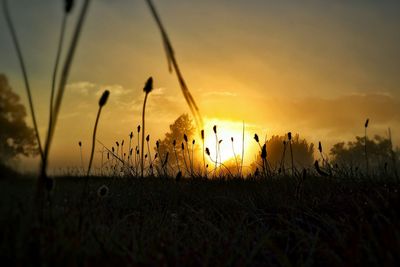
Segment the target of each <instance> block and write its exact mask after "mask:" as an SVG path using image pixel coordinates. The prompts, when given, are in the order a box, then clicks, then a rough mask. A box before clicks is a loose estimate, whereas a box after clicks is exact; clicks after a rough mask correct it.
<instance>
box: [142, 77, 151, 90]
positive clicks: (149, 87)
mask: <svg viewBox="0 0 400 267" xmlns="http://www.w3.org/2000/svg"><path fill="white" fill-rule="evenodd" d="M152 90H153V78H152V77H150V78H148V79H147V81H146V84H145V85H144V88H143V91H144V92H145V93H146V94H149V93H150V92H151V91H152Z"/></svg>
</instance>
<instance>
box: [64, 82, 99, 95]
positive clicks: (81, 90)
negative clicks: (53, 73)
mask: <svg viewBox="0 0 400 267" xmlns="http://www.w3.org/2000/svg"><path fill="white" fill-rule="evenodd" d="M96 88H97V85H96V84H95V83H92V82H88V81H81V82H75V83H69V84H67V87H66V90H67V91H71V92H72V93H78V94H82V95H89V93H91V92H92V91H93V90H94V89H96Z"/></svg>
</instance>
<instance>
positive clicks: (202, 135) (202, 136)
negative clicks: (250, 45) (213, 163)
mask: <svg viewBox="0 0 400 267" xmlns="http://www.w3.org/2000/svg"><path fill="white" fill-rule="evenodd" d="M200 136H201V142H202V143H203V170H204V174H205V176H206V177H207V170H206V158H205V155H204V153H205V151H204V129H202V130H201V131H200Z"/></svg>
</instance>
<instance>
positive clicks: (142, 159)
mask: <svg viewBox="0 0 400 267" xmlns="http://www.w3.org/2000/svg"><path fill="white" fill-rule="evenodd" d="M147 95H148V93H146V94H145V96H144V102H143V110H142V147H141V153H140V168H141V176H142V178H143V173H144V157H143V153H144V149H143V148H144V132H145V111H146V102H147Z"/></svg>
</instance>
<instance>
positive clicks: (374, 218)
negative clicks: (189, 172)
mask: <svg viewBox="0 0 400 267" xmlns="http://www.w3.org/2000/svg"><path fill="white" fill-rule="evenodd" d="M84 180H85V178H83V177H59V178H56V183H55V187H54V189H53V191H52V192H51V197H50V198H49V199H50V202H47V205H46V207H45V209H44V219H43V221H44V223H43V224H42V226H41V227H37V226H35V225H33V223H32V221H33V220H32V218H33V217H34V216H33V214H32V212H31V211H32V207H33V204H32V203H33V196H34V189H35V182H34V180H33V179H29V178H27V177H22V178H13V179H3V180H1V181H0V190H1V193H0V195H1V198H2V200H1V201H0V213H1V216H0V218H1V225H0V227H1V229H2V231H1V235H0V236H1V238H0V242H1V243H0V247H1V249H0V251H1V252H0V253H1V262H3V263H7V264H6V265H4V266H13V265H14V266H15V265H17V266H37V265H42V266H105V265H108V266H109V265H115V266H124V265H134V266H160V265H161V266H171V265H172V266H176V265H179V266H366V265H368V266H378V265H379V266H395V265H397V264H399V262H400V255H399V251H400V220H399V217H400V216H399V203H400V201H399V190H400V185H399V184H398V183H397V182H395V181H391V180H389V179H384V178H382V179H378V178H374V179H373V180H372V179H367V178H365V179H362V180H352V179H338V178H321V177H313V176H310V177H306V179H305V181H304V185H303V187H302V189H301V192H300V194H296V191H297V188H296V187H297V186H296V184H297V183H296V182H295V178H293V177H280V178H269V179H262V178H259V179H246V180H242V179H231V180H228V181H225V180H202V179H190V180H187V179H184V180H182V181H179V182H176V181H174V180H172V179H167V178H165V179H163V178H149V177H148V178H144V179H140V178H139V179H136V178H135V179H133V178H132V179H129V178H100V177H92V178H90V181H89V193H88V194H86V195H84V197H83V198H81V196H82V190H83V188H84ZM102 185H106V186H107V188H108V189H109V191H106V190H104V191H103V192H101V193H106V194H105V195H104V196H101V194H100V195H99V193H100V192H98V191H99V188H101V186H102Z"/></svg>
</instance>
